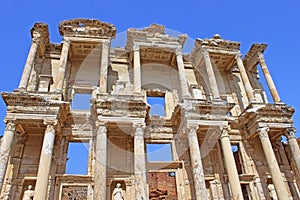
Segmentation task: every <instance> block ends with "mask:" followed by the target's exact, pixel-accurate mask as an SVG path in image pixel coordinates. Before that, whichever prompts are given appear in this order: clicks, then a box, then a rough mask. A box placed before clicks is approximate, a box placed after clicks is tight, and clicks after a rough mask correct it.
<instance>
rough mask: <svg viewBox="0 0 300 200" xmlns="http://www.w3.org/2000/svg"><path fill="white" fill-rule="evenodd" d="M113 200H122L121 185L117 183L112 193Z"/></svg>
mask: <svg viewBox="0 0 300 200" xmlns="http://www.w3.org/2000/svg"><path fill="white" fill-rule="evenodd" d="M113 200H124V196H123V190H122V187H121V183H117V185H116V187H115V189H114V191H113Z"/></svg>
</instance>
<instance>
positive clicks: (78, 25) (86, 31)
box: [59, 19, 116, 38]
mask: <svg viewBox="0 0 300 200" xmlns="http://www.w3.org/2000/svg"><path fill="white" fill-rule="evenodd" d="M59 32H60V34H61V35H63V36H73V35H74V36H77V35H85V36H94V37H100V38H115V36H116V27H115V26H114V25H112V24H110V23H106V22H101V21H99V20H96V19H91V20H90V19H72V20H65V21H62V22H60V23H59Z"/></svg>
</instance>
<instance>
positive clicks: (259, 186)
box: [254, 177, 266, 200]
mask: <svg viewBox="0 0 300 200" xmlns="http://www.w3.org/2000/svg"><path fill="white" fill-rule="evenodd" d="M254 184H255V187H256V191H257V195H256V196H257V199H260V200H265V199H266V197H265V194H264V189H263V186H262V184H261V180H260V178H259V177H255V178H254Z"/></svg>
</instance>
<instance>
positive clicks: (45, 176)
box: [33, 120, 57, 200]
mask: <svg viewBox="0 0 300 200" xmlns="http://www.w3.org/2000/svg"><path fill="white" fill-rule="evenodd" d="M44 124H45V125H46V130H45V134H44V140H43V146H42V151H41V155H40V162H39V168H38V173H37V179H36V184H35V185H36V186H35V192H34V198H33V199H34V200H44V199H46V198H47V192H48V183H49V174H50V168H51V161H52V154H53V146H54V140H55V127H56V124H57V121H54V120H53V121H45V122H44Z"/></svg>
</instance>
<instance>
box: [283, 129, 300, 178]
mask: <svg viewBox="0 0 300 200" xmlns="http://www.w3.org/2000/svg"><path fill="white" fill-rule="evenodd" d="M286 132H287V134H286V135H287V139H288V142H289V147H290V150H291V153H292V156H293V159H294V162H295V165H296V168H297V171H298V175H300V148H299V145H298V142H297V139H296V137H295V132H296V129H295V128H292V127H291V128H287V130H286ZM299 178H300V177H299Z"/></svg>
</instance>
